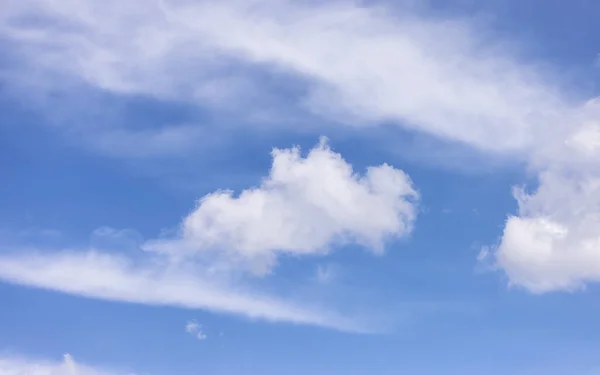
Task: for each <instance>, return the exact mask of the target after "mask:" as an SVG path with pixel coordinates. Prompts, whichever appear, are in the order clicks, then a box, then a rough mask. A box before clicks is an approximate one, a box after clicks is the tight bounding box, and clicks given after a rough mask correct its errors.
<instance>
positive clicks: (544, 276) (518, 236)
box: [495, 170, 600, 293]
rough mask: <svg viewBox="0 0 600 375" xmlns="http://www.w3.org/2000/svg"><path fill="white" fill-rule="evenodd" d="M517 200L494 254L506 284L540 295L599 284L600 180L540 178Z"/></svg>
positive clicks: (557, 175) (552, 175)
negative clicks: (534, 187)
mask: <svg viewBox="0 0 600 375" xmlns="http://www.w3.org/2000/svg"><path fill="white" fill-rule="evenodd" d="M573 173H581V175H579V176H575V175H573ZM516 197H517V199H518V201H519V216H511V217H509V218H508V221H507V223H506V227H505V229H504V235H503V237H502V240H501V243H500V245H499V246H498V248H497V250H496V254H495V255H496V260H497V264H498V266H500V267H501V268H502V269H504V270H505V271H506V273H507V275H508V277H509V280H510V282H511V283H512V284H515V285H520V286H523V287H525V288H528V289H529V290H531V291H533V292H538V293H539V292H547V291H552V290H575V289H579V288H582V287H583V286H584V285H585V283H586V282H593V281H596V282H597V281H600V231H599V230H598V228H600V177H599V176H598V175H590V174H588V173H587V172H585V171H580V172H575V171H571V170H570V171H569V174H567V175H565V174H564V173H560V172H556V171H552V172H544V173H543V174H542V175H541V179H540V186H539V188H538V190H537V191H536V192H535V193H534V194H532V195H528V194H525V193H523V192H522V191H517V194H516Z"/></svg>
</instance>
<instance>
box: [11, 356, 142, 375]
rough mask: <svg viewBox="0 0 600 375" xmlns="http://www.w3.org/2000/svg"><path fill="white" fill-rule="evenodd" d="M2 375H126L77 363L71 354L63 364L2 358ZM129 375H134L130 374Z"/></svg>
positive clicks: (19, 358)
mask: <svg viewBox="0 0 600 375" xmlns="http://www.w3.org/2000/svg"><path fill="white" fill-rule="evenodd" d="M0 374H2V375H125V373H123V372H120V373H117V372H113V371H107V370H102V369H98V368H93V367H90V366H86V365H82V364H78V363H75V361H74V360H73V357H72V356H71V355H70V354H65V356H64V359H63V361H62V362H58V361H57V362H52V361H40V360H32V359H25V358H22V357H7V356H4V357H3V356H0ZM127 375H133V374H132V373H129V374H127Z"/></svg>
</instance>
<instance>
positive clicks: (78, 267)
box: [0, 251, 364, 332]
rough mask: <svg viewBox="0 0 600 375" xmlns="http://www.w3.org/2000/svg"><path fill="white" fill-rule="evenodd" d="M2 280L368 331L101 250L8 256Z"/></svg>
mask: <svg viewBox="0 0 600 375" xmlns="http://www.w3.org/2000/svg"><path fill="white" fill-rule="evenodd" d="M216 276H218V275H216ZM0 280H2V281H5V282H10V283H14V284H19V285H26V286H32V287H37V288H42V289H48V290H54V291H59V292H63V293H68V294H72V295H78V296H82V297H88V298H96V299H104V300H110V301H122V302H129V303H139V304H147V305H169V306H178V307H183V308H190V309H204V310H209V311H214V312H220V313H228V314H235V315H238V316H245V317H249V318H253V319H263V320H267V321H273V322H291V323H296V324H309V325H316V326H322V327H329V328H334V329H338V330H343V331H356V332H360V331H363V330H364V329H363V327H361V325H360V324H359V323H358V322H355V321H353V320H352V319H350V318H347V317H344V316H341V315H337V314H333V313H328V312H326V311H321V310H319V309H316V308H315V309H311V308H310V307H308V306H306V304H303V305H302V306H300V305H298V304H294V303H289V302H285V301H282V300H280V299H277V298H274V297H268V296H264V295H261V294H259V293H256V292H253V291H251V290H248V289H247V288H244V287H241V286H239V285H230V284H227V283H225V282H224V281H222V280H219V278H218V277H215V275H212V274H210V272H209V271H206V269H203V268H199V267H195V266H194V265H191V264H187V265H179V266H177V267H176V266H172V265H167V264H163V263H161V262H157V260H155V259H148V260H146V261H145V262H141V261H140V262H134V261H132V260H130V259H127V258H125V257H121V256H117V255H110V254H103V253H100V252H96V251H76V252H70V251H64V252H58V253H40V252H30V251H29V252H28V251H21V252H19V253H8V254H7V253H3V254H0Z"/></svg>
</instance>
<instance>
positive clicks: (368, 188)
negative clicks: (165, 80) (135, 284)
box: [146, 139, 418, 271]
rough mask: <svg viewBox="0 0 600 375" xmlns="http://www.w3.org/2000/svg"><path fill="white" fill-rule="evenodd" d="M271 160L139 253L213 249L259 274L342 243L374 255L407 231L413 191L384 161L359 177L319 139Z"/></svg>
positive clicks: (280, 152)
mask: <svg viewBox="0 0 600 375" xmlns="http://www.w3.org/2000/svg"><path fill="white" fill-rule="evenodd" d="M272 155H273V165H272V167H271V171H270V173H269V175H268V176H267V177H266V178H264V179H263V181H262V183H261V184H260V186H258V187H256V188H252V189H247V190H244V191H242V192H241V193H240V194H239V195H238V196H234V194H233V192H231V191H218V192H215V193H212V194H209V195H207V196H205V197H203V198H202V199H201V200H200V202H199V204H198V207H197V208H196V209H195V210H194V211H193V212H192V213H191V214H190V215H189V216H188V217H187V218H186V219H185V220H184V222H183V224H182V228H181V234H180V236H179V237H178V238H176V239H169V240H159V241H154V242H150V243H147V244H146V248H147V249H148V250H154V251H159V252H168V253H171V254H174V255H182V252H183V253H185V254H188V255H193V254H196V253H203V252H207V251H211V250H216V251H219V252H225V253H227V254H228V255H230V256H232V257H233V258H234V259H235V258H240V257H241V258H242V259H248V260H250V261H251V263H253V264H254V265H255V266H257V265H258V266H259V267H260V269H259V271H260V270H262V271H266V270H268V269H269V268H270V267H271V266H272V265H273V262H274V260H275V257H276V254H277V253H290V254H298V255H307V254H325V253H327V252H328V251H329V250H330V249H331V247H332V246H334V245H340V244H342V245H343V244H346V243H354V244H359V245H362V246H364V247H366V248H368V249H370V250H372V251H374V252H377V253H379V252H381V251H383V249H384V243H385V241H386V240H387V239H389V238H394V237H402V236H405V235H407V234H408V233H410V231H411V229H412V225H413V221H414V219H415V217H416V214H417V209H416V205H415V203H416V201H417V199H418V194H417V192H416V191H415V190H414V188H413V186H412V183H411V180H410V179H409V177H408V176H407V175H406V174H405V173H404V172H402V171H401V170H398V169H395V168H393V167H391V166H389V165H387V164H384V165H380V166H376V167H369V168H367V170H366V172H365V174H364V175H360V174H359V173H357V172H355V171H353V169H352V166H351V165H350V164H349V163H347V162H346V161H345V160H344V159H343V158H342V157H341V155H340V154H337V153H335V152H333V151H332V150H331V149H330V148H329V147H328V146H327V144H326V140H325V139H321V142H320V143H319V145H318V146H316V147H315V148H313V149H312V150H310V152H308V155H307V156H306V157H302V155H301V151H300V149H299V148H291V149H284V150H279V149H276V150H274V151H273V153H272Z"/></svg>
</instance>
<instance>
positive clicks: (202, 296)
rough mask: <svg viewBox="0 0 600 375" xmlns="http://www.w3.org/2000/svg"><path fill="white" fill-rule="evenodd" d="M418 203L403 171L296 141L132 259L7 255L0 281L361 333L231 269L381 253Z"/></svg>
mask: <svg viewBox="0 0 600 375" xmlns="http://www.w3.org/2000/svg"><path fill="white" fill-rule="evenodd" d="M417 200H418V194H417V193H416V191H415V190H414V189H413V187H412V183H411V181H410V179H409V178H408V176H407V175H406V174H405V173H404V172H402V171H401V170H398V169H395V168H393V167H391V166H389V165H386V164H384V165H380V166H375V167H368V168H367V169H366V172H365V173H364V175H360V174H358V173H356V172H354V171H353V168H352V166H351V165H350V164H349V163H348V162H346V161H345V160H344V159H343V158H342V156H341V155H340V154H337V153H335V152H333V151H332V150H331V149H330V148H329V147H328V146H327V144H326V143H325V139H322V140H321V142H320V143H319V144H318V145H317V146H316V147H315V148H313V149H312V150H311V151H310V152H309V153H308V154H307V155H306V157H302V155H301V152H300V150H299V149H298V148H291V149H285V150H274V151H273V165H272V168H271V171H270V173H269V175H268V177H266V178H265V179H264V180H263V181H262V183H261V185H260V186H258V187H256V188H253V189H247V190H244V191H243V192H241V193H240V194H239V195H238V196H237V197H234V195H233V193H232V192H230V191H218V192H215V193H212V194H209V195H207V196H205V197H204V198H202V199H201V200H200V202H199V204H198V207H197V208H196V209H195V210H194V211H193V212H192V213H191V214H190V215H189V216H188V217H187V218H186V219H185V220H184V222H183V224H182V226H181V233H180V235H179V236H178V237H176V238H170V239H164V238H163V239H158V240H151V241H147V242H145V243H143V244H141V247H142V248H143V249H145V250H147V251H146V252H145V253H142V256H140V257H137V258H136V259H132V258H127V257H125V256H122V255H116V254H114V253H109V252H102V251H99V250H95V249H91V250H84V251H63V252H50V253H48V252H27V251H21V252H14V251H13V252H8V253H7V252H5V253H2V254H0V280H4V281H8V282H12V283H16V284H22V285H29V286H35V287H40V288H45V289H50V290H57V291H62V292H65V293H69V294H75V295H80V296H85V297H90V298H100V299H106V300H113V301H126V302H132V303H142V304H150V305H174V306H183V307H188V308H200V309H206V310H211V311H216V312H223V313H230V314H237V315H243V316H247V317H251V318H260V319H265V320H269V321H286V322H292V323H299V324H312V325H317V326H324V327H330V328H335V329H340V330H346V331H356V332H359V331H364V330H366V329H368V328H365V327H364V325H363V324H361V323H360V322H357V321H355V320H353V319H351V318H348V317H344V316H342V315H340V314H334V313H330V312H327V311H323V310H322V309H318V308H309V307H307V306H306V303H302V304H298V303H291V302H287V301H283V300H281V299H279V298H272V297H268V296H264V295H261V293H258V292H256V291H253V290H248V288H246V287H242V286H241V285H238V284H235V283H232V279H237V278H236V277H231V276H232V273H236V275H237V273H238V272H237V271H239V266H242V269H245V267H246V266H248V265H250V266H251V267H253V268H252V270H253V271H257V272H256V273H259V274H264V273H265V272H267V271H269V270H270V269H271V268H272V267H273V266H274V263H275V260H276V257H277V254H279V253H288V254H295V255H299V256H300V255H309V254H313V255H315V254H320V255H323V254H326V253H327V252H328V251H330V250H331V249H332V248H333V247H336V246H339V245H344V244H358V245H362V246H363V247H365V248H367V249H369V250H371V251H373V252H376V253H380V252H381V251H383V250H384V245H385V242H386V240H388V239H391V238H397V237H402V236H406V235H408V234H409V233H410V232H411V229H412V225H413V221H414V220H415V217H416V214H417V208H416V203H417ZM94 238H95V239H96V242H98V243H100V244H104V245H106V244H107V241H106V240H107V239H109V240H110V239H113V240H115V239H116V240H118V241H117V242H118V243H119V244H120V245H119V246H124V245H123V243H124V242H123V240H127V241H125V243H127V244H129V245H128V246H130V247H133V246H135V244H137V243H140V242H141V239H140V238H139V237H138V236H135V235H134V234H132V233H131V232H130V231H116V230H114V229H110V228H100V229H98V230H96V231H95V232H94ZM98 238H100V239H104V241H98ZM131 239H133V240H134V241H133V242H132V243H130V242H131V241H130V240H131ZM111 242H112V241H108V244H111ZM113 245H114V243H113ZM244 275H245V273H244ZM238 283H239V281H238ZM192 328H193V327H192ZM196 328H198V327H196ZM196 333H198V334H199V335H198V337H203V336H204V335H203V334H202V332H200V331H198V332H196Z"/></svg>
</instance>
